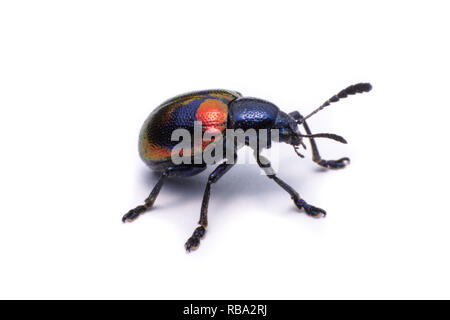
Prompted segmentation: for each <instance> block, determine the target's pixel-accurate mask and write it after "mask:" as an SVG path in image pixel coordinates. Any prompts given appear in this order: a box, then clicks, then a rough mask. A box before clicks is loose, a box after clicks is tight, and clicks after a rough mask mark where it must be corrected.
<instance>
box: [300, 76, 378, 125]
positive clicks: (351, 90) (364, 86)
mask: <svg viewBox="0 0 450 320" xmlns="http://www.w3.org/2000/svg"><path fill="white" fill-rule="evenodd" d="M370 90H372V85H371V84H370V83H357V84H354V85H352V86H350V87H348V88H345V89H344V90H342V91H341V92H339V93H338V94H337V95H334V96H332V97H331V98H330V99H328V100H327V101H325V103H324V104H322V105H321V106H320V107H319V108H317V109H316V110H314V111H313V112H311V113H310V114H308V115H307V116H306V117H304V118H302V119H300V123H301V122H302V121H304V120H306V119H308V118H309V117H311V116H312V115H314V114H316V113H317V112H319V111H320V110H322V109H323V108H325V107H328V106H329V105H330V104H331V103H333V102H338V101H339V100H340V99H343V98H346V97H347V96H348V95H353V94H357V93H363V92H369V91H370Z"/></svg>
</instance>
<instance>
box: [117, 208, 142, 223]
mask: <svg viewBox="0 0 450 320" xmlns="http://www.w3.org/2000/svg"><path fill="white" fill-rule="evenodd" d="M145 210H147V207H146V206H145V205H144V206H137V207H136V208H134V209H131V210H130V211H128V212H127V213H126V214H124V216H123V217H122V222H126V221H128V222H131V221H133V220H135V219H136V218H137V217H139V215H140V214H141V213H143V212H144V211H145Z"/></svg>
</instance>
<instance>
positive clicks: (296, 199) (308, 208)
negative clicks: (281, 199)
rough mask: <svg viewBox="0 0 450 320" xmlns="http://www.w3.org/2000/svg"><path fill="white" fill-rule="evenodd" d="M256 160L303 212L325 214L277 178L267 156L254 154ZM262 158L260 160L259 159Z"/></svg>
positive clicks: (315, 215)
mask: <svg viewBox="0 0 450 320" xmlns="http://www.w3.org/2000/svg"><path fill="white" fill-rule="evenodd" d="M255 157H256V162H257V163H258V165H259V166H260V168H261V169H263V170H264V173H265V174H266V176H267V177H268V178H269V179H272V180H273V181H275V182H276V183H277V184H278V185H279V186H280V187H281V188H283V189H284V190H285V191H286V192H287V193H289V195H290V196H291V199H292V200H293V201H294V204H295V205H296V207H297V208H299V209H304V210H305V212H306V213H307V214H308V215H310V216H311V217H314V218H319V217H321V216H325V215H326V214H327V213H326V211H325V210H323V209H320V208H318V207H315V206H313V205H310V204H308V203H307V202H306V201H305V200H303V199H302V198H301V197H300V195H299V194H298V192H297V191H295V190H294V189H293V188H292V187H291V186H290V185H288V184H287V183H286V182H284V181H283V180H281V179H280V178H278V177H277V176H276V174H275V170H273V168H272V166H271V165H270V162H269V160H268V159H267V158H265V157H263V156H262V155H260V154H256V153H255ZM261 160H262V161H261Z"/></svg>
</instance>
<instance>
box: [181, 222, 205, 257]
mask: <svg viewBox="0 0 450 320" xmlns="http://www.w3.org/2000/svg"><path fill="white" fill-rule="evenodd" d="M205 233H206V229H205V227H203V226H200V227H197V229H195V231H194V233H193V234H192V236H191V237H190V238H189V239H188V240H187V241H186V243H185V245H184V248H185V249H186V251H187V252H191V250H195V249H197V248H198V246H199V245H200V240H201V239H202V238H203V237H204V236H205Z"/></svg>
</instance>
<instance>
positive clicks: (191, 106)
mask: <svg viewBox="0 0 450 320" xmlns="http://www.w3.org/2000/svg"><path fill="white" fill-rule="evenodd" d="M240 96H241V95H240V94H239V93H237V92H234V91H227V90H207V91H197V92H191V93H187V94H183V95H180V96H176V97H174V98H172V99H170V100H167V101H166V102H164V103H163V104H161V105H160V106H159V107H157V108H156V109H155V110H154V111H153V112H152V113H151V114H150V116H149V117H148V118H147V120H146V121H145V122H144V125H143V126H142V129H141V133H140V137H139V153H140V155H141V158H142V159H143V160H144V162H146V163H147V164H148V165H149V166H155V165H157V164H158V163H161V162H167V161H170V159H171V154H172V149H173V148H174V147H175V146H176V145H177V144H178V143H179V141H171V137H172V132H173V131H174V130H176V129H186V130H188V131H189V132H190V133H191V137H193V133H194V122H195V121H201V122H202V130H203V132H205V131H206V130H211V131H213V132H216V133H222V134H223V132H224V131H225V129H226V127H227V116H228V104H229V103H230V101H232V100H234V99H236V98H238V97H240ZM211 142H212V141H203V144H202V150H191V155H192V156H193V155H194V153H195V152H202V151H203V149H204V148H205V147H206V146H207V145H208V144H209V143H211Z"/></svg>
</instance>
